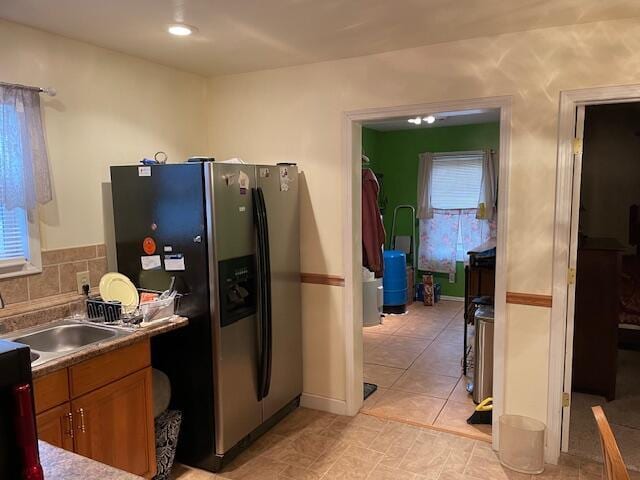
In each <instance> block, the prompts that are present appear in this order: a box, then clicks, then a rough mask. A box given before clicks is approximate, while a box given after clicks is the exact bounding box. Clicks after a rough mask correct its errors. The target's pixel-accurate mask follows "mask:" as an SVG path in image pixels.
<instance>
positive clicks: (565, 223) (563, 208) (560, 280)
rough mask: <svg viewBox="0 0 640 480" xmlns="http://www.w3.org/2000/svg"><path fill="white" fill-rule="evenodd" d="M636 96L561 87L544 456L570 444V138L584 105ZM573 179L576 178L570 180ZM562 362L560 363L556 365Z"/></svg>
mask: <svg viewBox="0 0 640 480" xmlns="http://www.w3.org/2000/svg"><path fill="white" fill-rule="evenodd" d="M636 101H640V85H629V86H617V87H597V88H587V89H581V90H571V91H563V92H561V93H560V118H559V128H558V163H557V174H556V207H555V226H554V240H553V274H552V275H553V277H552V282H553V293H552V295H553V303H552V306H551V328H550V334H549V393H548V395H549V396H548V400H547V401H548V403H547V405H548V409H547V456H546V460H547V461H548V462H553V463H555V462H557V460H558V458H559V456H560V451H561V450H562V451H566V450H567V449H568V446H569V436H568V434H569V413H570V406H569V407H563V402H562V396H563V393H564V392H567V393H569V394H570V393H571V374H572V371H571V365H572V361H573V316H574V309H573V307H574V306H573V302H574V300H575V287H574V286H573V285H570V284H569V283H568V282H567V278H568V277H567V275H568V269H569V268H575V260H576V255H577V250H578V240H577V237H578V236H577V225H578V215H579V212H578V208H577V206H578V204H579V200H580V174H581V169H582V152H581V151H577V152H576V153H575V154H574V148H573V139H574V137H576V135H577V136H578V138H582V129H583V127H584V108H583V107H584V106H586V105H600V104H605V103H625V102H636ZM574 179H575V181H574ZM560 366H562V368H560Z"/></svg>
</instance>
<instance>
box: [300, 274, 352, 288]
mask: <svg viewBox="0 0 640 480" xmlns="http://www.w3.org/2000/svg"><path fill="white" fill-rule="evenodd" d="M300 281H301V282H302V283H312V284H315V285H331V286H333V287H344V277H341V276H338V275H324V274H322V273H304V272H303V273H301V274H300Z"/></svg>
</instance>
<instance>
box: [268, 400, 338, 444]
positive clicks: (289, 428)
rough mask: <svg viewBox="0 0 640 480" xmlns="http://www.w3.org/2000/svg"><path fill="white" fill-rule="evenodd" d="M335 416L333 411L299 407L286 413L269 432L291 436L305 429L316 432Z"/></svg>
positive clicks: (325, 426) (328, 423)
mask: <svg viewBox="0 0 640 480" xmlns="http://www.w3.org/2000/svg"><path fill="white" fill-rule="evenodd" d="M336 417H337V415H335V414H333V413H328V412H321V411H319V410H311V409H308V408H302V407H301V408H298V409H296V410H295V411H293V412H291V413H290V414H289V415H287V416H286V417H285V418H284V419H283V420H282V421H280V422H279V423H278V424H277V425H275V426H274V427H273V428H272V429H271V430H270V431H269V433H271V434H277V435H286V436H289V437H291V436H293V435H296V434H299V433H301V432H303V431H307V430H311V431H316V432H317V431H321V430H324V429H325V428H327V427H328V426H329V425H331V423H332V422H333V421H334V420H335V419H336ZM261 438H263V437H261Z"/></svg>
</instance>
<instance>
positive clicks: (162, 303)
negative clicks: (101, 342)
mask: <svg viewBox="0 0 640 480" xmlns="http://www.w3.org/2000/svg"><path fill="white" fill-rule="evenodd" d="M141 293H151V294H157V295H158V296H160V295H161V294H162V293H163V292H160V291H157V290H148V289H143V288H138V294H141ZM181 297H182V296H181V295H180V294H178V293H176V292H173V293H172V294H171V295H170V296H169V297H167V298H164V299H162V300H158V299H156V300H154V301H151V302H145V303H141V304H139V305H138V306H137V307H136V309H135V311H134V312H133V313H124V312H123V311H122V304H121V303H120V302H118V301H108V300H103V299H102V297H100V296H99V295H94V296H90V297H87V300H86V306H87V317H88V318H89V319H90V320H91V321H92V322H96V323H108V324H111V325H120V326H126V327H140V326H143V324H148V323H151V322H156V321H160V320H164V319H167V318H170V317H172V316H173V315H174V313H175V311H176V309H177V308H178V304H179V302H180V298H181Z"/></svg>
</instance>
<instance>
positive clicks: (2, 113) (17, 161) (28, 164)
mask: <svg viewBox="0 0 640 480" xmlns="http://www.w3.org/2000/svg"><path fill="white" fill-rule="evenodd" d="M51 198H52V192H51V180H50V177H49V162H48V158H47V150H46V145H45V140H44V132H43V129H42V118H41V113H40V95H39V93H38V91H36V90H33V89H26V88H22V87H10V86H1V85H0V206H2V207H4V208H6V209H9V210H10V209H13V208H16V207H20V208H24V209H25V210H29V209H32V208H34V207H35V206H36V204H37V203H41V204H42V203H47V202H49V201H50V200H51Z"/></svg>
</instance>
